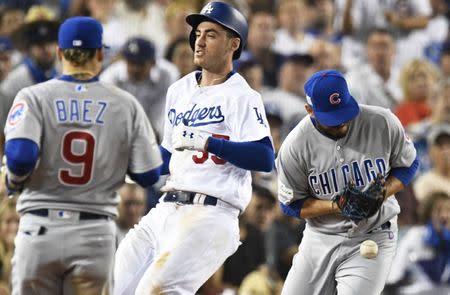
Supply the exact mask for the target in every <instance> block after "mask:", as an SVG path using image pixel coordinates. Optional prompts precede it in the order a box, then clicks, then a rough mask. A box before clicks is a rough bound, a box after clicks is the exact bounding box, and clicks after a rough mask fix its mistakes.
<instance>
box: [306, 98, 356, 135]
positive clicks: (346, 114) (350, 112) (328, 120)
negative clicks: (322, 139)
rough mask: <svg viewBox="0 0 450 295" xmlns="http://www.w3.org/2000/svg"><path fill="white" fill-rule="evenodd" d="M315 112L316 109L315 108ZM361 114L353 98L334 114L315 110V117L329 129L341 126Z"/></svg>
mask: <svg viewBox="0 0 450 295" xmlns="http://www.w3.org/2000/svg"><path fill="white" fill-rule="evenodd" d="M313 110H314V107H313ZM358 114H359V105H358V103H357V102H356V100H355V99H354V98H353V96H352V99H350V100H349V103H348V104H346V105H345V106H342V107H341V108H339V109H336V110H334V111H332V112H320V111H316V110H314V116H315V117H316V119H317V121H319V123H320V124H322V125H324V126H328V127H333V126H339V125H341V124H343V123H346V122H349V121H351V120H353V119H355V118H356V116H358Z"/></svg>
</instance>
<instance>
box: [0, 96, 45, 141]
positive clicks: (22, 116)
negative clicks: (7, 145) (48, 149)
mask: <svg viewBox="0 0 450 295" xmlns="http://www.w3.org/2000/svg"><path fill="white" fill-rule="evenodd" d="M40 110H41V108H40V106H39V104H38V102H37V100H36V98H35V96H34V95H33V93H32V92H31V91H30V90H29V88H24V89H23V90H21V91H20V92H19V93H18V94H17V96H16V98H15V99H14V102H13V105H12V107H11V110H10V112H9V114H8V117H7V119H6V127H5V137H6V138H5V140H6V141H7V140H10V139H13V138H28V139H30V140H32V141H34V142H35V143H36V144H37V145H38V146H39V147H40V145H41V136H42V113H41V111H40Z"/></svg>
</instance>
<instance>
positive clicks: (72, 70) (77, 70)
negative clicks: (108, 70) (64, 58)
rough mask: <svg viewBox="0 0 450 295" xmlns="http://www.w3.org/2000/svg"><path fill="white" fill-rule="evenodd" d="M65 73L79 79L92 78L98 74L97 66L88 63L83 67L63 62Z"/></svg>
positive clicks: (63, 71)
mask: <svg viewBox="0 0 450 295" xmlns="http://www.w3.org/2000/svg"><path fill="white" fill-rule="evenodd" d="M62 73H63V75H68V76H72V77H74V78H75V79H77V80H90V79H92V78H94V77H96V76H97V75H98V71H97V70H96V69H95V66H93V65H92V66H91V65H89V64H86V65H85V66H83V67H78V66H73V65H72V64H70V63H68V62H65V63H63V70H62Z"/></svg>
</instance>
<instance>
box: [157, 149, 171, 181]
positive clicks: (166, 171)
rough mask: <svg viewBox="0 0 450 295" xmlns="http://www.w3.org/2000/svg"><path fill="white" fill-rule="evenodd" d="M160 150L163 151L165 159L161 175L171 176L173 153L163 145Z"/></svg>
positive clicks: (162, 155) (162, 154)
mask: <svg viewBox="0 0 450 295" xmlns="http://www.w3.org/2000/svg"><path fill="white" fill-rule="evenodd" d="M159 150H160V151H161V157H162V159H163V164H162V166H161V175H166V174H169V172H170V171H169V163H170V158H171V157H172V153H171V152H169V151H168V150H166V149H165V148H163V147H162V146H161V145H160V146H159Z"/></svg>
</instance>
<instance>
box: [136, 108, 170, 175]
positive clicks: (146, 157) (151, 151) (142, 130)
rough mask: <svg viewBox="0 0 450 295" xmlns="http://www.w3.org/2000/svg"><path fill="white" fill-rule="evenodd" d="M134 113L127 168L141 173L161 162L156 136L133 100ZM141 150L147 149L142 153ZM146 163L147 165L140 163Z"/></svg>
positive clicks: (141, 109)
mask: <svg viewBox="0 0 450 295" xmlns="http://www.w3.org/2000/svg"><path fill="white" fill-rule="evenodd" d="M134 102H135V103H134V105H135V108H136V115H135V117H134V122H133V135H132V138H133V139H132V144H131V155H130V161H129V166H128V169H129V171H130V172H131V173H143V172H147V171H149V170H151V169H154V168H156V167H158V166H160V165H161V164H162V160H161V154H160V152H159V147H158V143H157V142H156V136H155V133H154V132H153V128H152V126H151V124H150V121H149V120H148V118H147V115H146V114H145V112H144V109H143V108H142V106H141V105H140V104H139V103H138V102H137V101H136V100H135V101H134ZM142 151H148V152H147V153H143V152H142ZM142 163H147V165H142Z"/></svg>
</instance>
